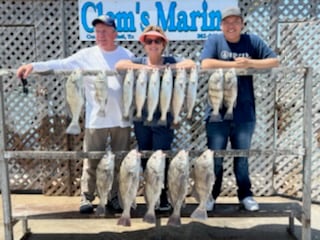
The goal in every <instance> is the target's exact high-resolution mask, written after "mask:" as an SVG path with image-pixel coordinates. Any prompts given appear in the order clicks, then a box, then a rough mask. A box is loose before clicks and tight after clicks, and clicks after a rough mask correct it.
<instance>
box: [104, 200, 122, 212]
mask: <svg viewBox="0 0 320 240" xmlns="http://www.w3.org/2000/svg"><path fill="white" fill-rule="evenodd" d="M107 207H108V208H109V209H110V210H113V211H116V212H121V211H122V208H121V206H120V203H119V199H118V197H114V198H112V199H111V200H109V201H108V204H107Z"/></svg>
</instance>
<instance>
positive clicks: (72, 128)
mask: <svg viewBox="0 0 320 240" xmlns="http://www.w3.org/2000/svg"><path fill="white" fill-rule="evenodd" d="M80 132H81V128H80V126H79V125H78V124H70V125H69V126H68V128H67V130H66V133H67V134H71V135H78V134H80Z"/></svg>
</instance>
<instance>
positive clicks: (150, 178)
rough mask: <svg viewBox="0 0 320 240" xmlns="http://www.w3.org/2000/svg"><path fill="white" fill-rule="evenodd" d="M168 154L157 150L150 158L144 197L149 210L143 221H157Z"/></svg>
mask: <svg viewBox="0 0 320 240" xmlns="http://www.w3.org/2000/svg"><path fill="white" fill-rule="evenodd" d="M165 164H166V155H165V153H164V152H163V151H162V150H157V151H155V152H154V153H153V154H152V155H151V156H150V157H149V159H148V161H147V166H146V170H145V186H144V197H145V200H146V203H147V206H148V210H147V212H146V214H145V215H144V218H143V221H144V222H148V223H155V222H156V216H155V207H156V205H159V198H160V194H161V190H162V189H163V188H164V177H165Z"/></svg>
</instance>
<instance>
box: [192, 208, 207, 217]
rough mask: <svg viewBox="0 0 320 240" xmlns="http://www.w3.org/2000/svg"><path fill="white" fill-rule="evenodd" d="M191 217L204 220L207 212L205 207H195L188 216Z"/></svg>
mask: <svg viewBox="0 0 320 240" xmlns="http://www.w3.org/2000/svg"><path fill="white" fill-rule="evenodd" d="M190 217H191V218H195V219H199V220H206V219H207V218H208V214H207V211H206V209H200V208H199V207H197V208H196V209H195V210H194V211H193V213H192V214H191V216H190Z"/></svg>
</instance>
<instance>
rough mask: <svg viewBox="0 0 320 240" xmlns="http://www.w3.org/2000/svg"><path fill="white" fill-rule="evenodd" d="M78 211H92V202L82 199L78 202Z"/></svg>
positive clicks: (84, 212)
mask: <svg viewBox="0 0 320 240" xmlns="http://www.w3.org/2000/svg"><path fill="white" fill-rule="evenodd" d="M79 211H80V213H83V214H87V213H93V206H92V203H91V202H90V201H89V200H87V199H82V200H81V203H80V210H79Z"/></svg>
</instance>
